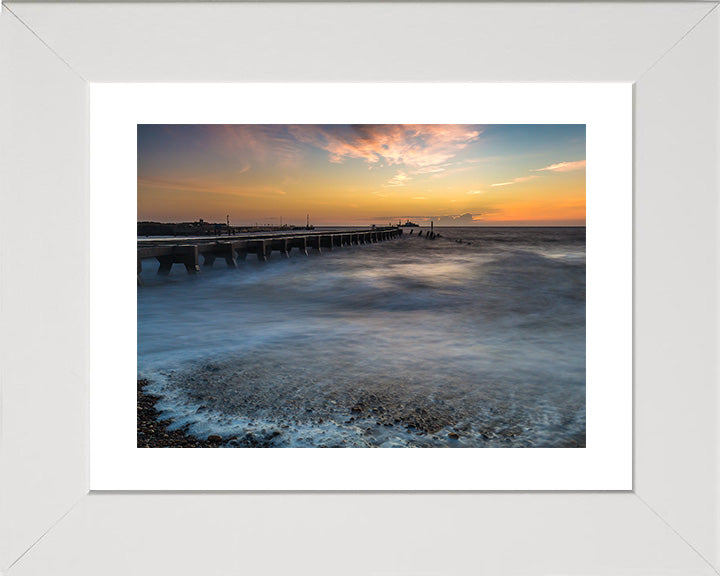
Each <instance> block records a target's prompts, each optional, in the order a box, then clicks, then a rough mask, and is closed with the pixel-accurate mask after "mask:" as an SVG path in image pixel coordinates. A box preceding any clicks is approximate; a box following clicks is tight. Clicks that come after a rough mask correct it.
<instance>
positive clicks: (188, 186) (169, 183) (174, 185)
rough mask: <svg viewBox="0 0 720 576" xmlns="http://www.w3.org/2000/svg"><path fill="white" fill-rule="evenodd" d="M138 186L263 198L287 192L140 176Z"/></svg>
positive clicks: (257, 187)
mask: <svg viewBox="0 0 720 576" xmlns="http://www.w3.org/2000/svg"><path fill="white" fill-rule="evenodd" d="M137 183H138V188H150V189H156V190H172V191H176V192H206V193H209V194H229V195H232V196H249V197H255V198H263V197H267V196H285V195H286V194H287V192H285V190H283V189H282V188H279V187H277V186H230V185H227V184H225V183H214V182H203V183H202V184H200V183H198V182H194V181H192V180H187V181H173V180H156V179H153V178H138V181H137Z"/></svg>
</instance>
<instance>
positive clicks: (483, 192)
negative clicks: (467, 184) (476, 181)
mask: <svg viewBox="0 0 720 576" xmlns="http://www.w3.org/2000/svg"><path fill="white" fill-rule="evenodd" d="M467 193H468V194H470V195H477V194H485V190H468V191H467Z"/></svg>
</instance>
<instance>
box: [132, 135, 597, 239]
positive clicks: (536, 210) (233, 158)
mask: <svg viewBox="0 0 720 576" xmlns="http://www.w3.org/2000/svg"><path fill="white" fill-rule="evenodd" d="M137 183H138V190H137V195H138V220H139V221H164V222H180V221H195V220H198V219H201V218H202V219H203V220H205V221H208V222H225V218H226V215H228V214H229V215H230V223H231V224H232V225H252V224H255V223H263V224H264V223H274V224H277V223H279V220H280V219H282V221H283V223H287V224H296V225H304V224H305V219H306V215H307V214H310V219H311V222H312V223H313V224H315V225H367V224H371V223H376V224H385V223H388V222H397V221H398V220H399V219H400V220H403V221H404V220H405V219H411V220H414V221H418V222H419V223H423V222H429V221H430V220H433V221H434V222H435V223H436V224H439V225H475V226H477V225H480V226H482V225H585V126H584V125H514V124H512V125H455V124H452V125H439V124H435V125H359V126H350V125H324V126H322V125H155V124H153V125H139V126H138V178H137Z"/></svg>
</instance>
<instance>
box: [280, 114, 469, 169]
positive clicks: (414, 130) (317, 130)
mask: <svg viewBox="0 0 720 576" xmlns="http://www.w3.org/2000/svg"><path fill="white" fill-rule="evenodd" d="M288 129H289V131H290V133H291V134H292V135H293V136H294V137H295V138H297V139H298V140H299V141H301V142H303V143H305V144H310V145H312V146H315V147H317V148H320V149H322V150H325V151H326V152H328V154H329V160H330V162H335V163H342V162H344V161H345V160H348V159H353V158H356V159H361V160H363V161H365V162H366V163H367V164H369V165H371V166H372V165H378V164H381V165H386V166H393V165H405V166H407V167H408V168H410V169H414V170H420V169H423V168H428V167H433V166H438V165H441V164H444V163H446V162H448V161H449V160H450V159H452V158H454V157H455V155H456V154H457V153H458V152H459V151H461V150H463V149H464V148H466V147H467V146H468V145H469V144H470V143H472V142H475V141H476V140H477V139H478V137H479V136H480V134H481V130H480V129H479V128H477V127H474V126H466V125H460V124H450V125H444V124H381V125H370V124H368V125H365V124H363V125H357V126H315V125H298V126H290V127H289V128H288Z"/></svg>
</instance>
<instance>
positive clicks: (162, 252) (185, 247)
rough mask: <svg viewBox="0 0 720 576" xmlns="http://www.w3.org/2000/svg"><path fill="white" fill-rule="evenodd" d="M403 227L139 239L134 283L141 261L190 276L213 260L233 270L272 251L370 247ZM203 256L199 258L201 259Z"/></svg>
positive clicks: (162, 270)
mask: <svg viewBox="0 0 720 576" xmlns="http://www.w3.org/2000/svg"><path fill="white" fill-rule="evenodd" d="M402 233H403V231H402V228H395V227H392V228H391V227H387V228H371V229H363V230H348V231H338V230H332V231H325V232H319V231H315V232H310V231H307V232H291V233H281V232H276V233H271V234H269V233H264V234H243V235H242V236H216V237H209V238H208V237H205V238H172V239H158V240H156V239H153V238H148V239H141V240H138V247H137V280H138V285H142V280H141V278H140V274H141V273H142V270H143V260H156V261H157V262H158V263H159V266H158V269H157V273H158V274H161V275H167V274H169V273H170V270H171V269H172V267H173V264H182V265H183V266H185V269H186V270H187V272H188V273H190V274H197V273H198V272H200V269H201V265H202V267H211V266H212V265H213V264H214V263H215V261H216V260H218V259H220V260H224V261H225V264H226V266H227V267H228V268H235V267H236V266H237V262H238V260H245V258H247V255H248V254H254V255H255V256H257V259H258V260H260V261H261V262H265V261H266V260H267V259H268V257H269V256H270V254H271V253H272V252H280V254H282V255H283V256H284V257H285V258H289V257H290V253H291V252H292V251H293V250H294V251H297V252H299V253H301V254H304V255H306V256H307V254H308V250H315V251H316V252H322V251H323V250H334V249H336V248H342V247H343V246H352V245H359V244H370V243H374V242H382V241H384V240H391V239H393V238H397V237H398V236H401V235H402ZM201 256H202V258H200V257H201Z"/></svg>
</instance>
